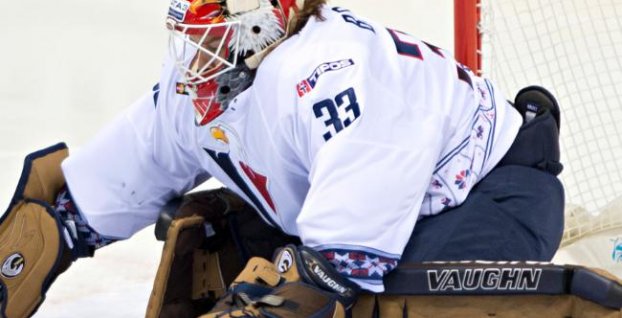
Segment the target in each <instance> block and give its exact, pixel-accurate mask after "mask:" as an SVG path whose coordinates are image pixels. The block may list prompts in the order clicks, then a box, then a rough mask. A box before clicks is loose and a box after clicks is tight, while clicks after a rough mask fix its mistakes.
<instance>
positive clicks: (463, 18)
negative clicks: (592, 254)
mask: <svg viewBox="0 0 622 318" xmlns="http://www.w3.org/2000/svg"><path fill="white" fill-rule="evenodd" d="M454 14H455V51H454V54H455V56H456V58H457V59H458V61H460V62H461V63H463V64H465V65H467V66H468V67H470V68H471V69H472V70H474V71H476V72H478V73H479V74H482V75H483V76H485V77H487V78H489V79H491V80H492V81H493V82H494V83H496V84H497V86H498V87H500V89H501V91H503V92H504V93H505V94H506V96H507V97H508V98H512V97H513V95H514V94H515V93H516V92H517V91H518V90H519V89H520V88H522V87H525V86H528V85H540V86H543V87H546V88H547V89H549V90H551V91H552V92H553V93H554V95H555V96H556V97H557V98H558V100H559V103H560V106H561V109H562V113H561V117H562V120H561V124H562V126H561V147H562V163H563V164H564V171H563V172H562V174H561V175H560V178H561V180H562V181H563V183H564V186H565V191H566V202H567V208H566V219H567V220H566V233H565V237H564V240H565V241H564V242H565V244H568V243H570V242H572V241H575V240H577V239H579V238H581V237H583V236H585V235H588V234H592V233H596V232H603V231H606V230H611V229H618V230H619V231H618V233H619V235H620V236H619V237H620V238H622V0H589V1H588V0H520V1H517V0H454ZM534 186H537V185H534ZM596 214H598V217H595V216H594V215H596ZM621 240H622V239H621Z"/></svg>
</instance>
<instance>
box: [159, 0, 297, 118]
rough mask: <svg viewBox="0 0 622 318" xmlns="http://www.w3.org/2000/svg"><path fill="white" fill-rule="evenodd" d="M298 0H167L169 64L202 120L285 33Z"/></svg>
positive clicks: (248, 77) (237, 89)
mask: <svg viewBox="0 0 622 318" xmlns="http://www.w3.org/2000/svg"><path fill="white" fill-rule="evenodd" d="M303 4H304V0H188V1H186V0H172V1H171V4H170V7H169V12H168V17H167V19H166V26H167V28H168V30H169V31H170V35H171V36H170V40H169V48H170V51H171V56H173V57H174V60H175V66H176V67H177V69H178V71H179V72H180V74H181V75H182V77H183V80H184V82H185V85H186V87H187V88H188V89H187V90H188V93H189V94H190V95H191V97H192V101H193V104H194V107H195V111H196V122H197V124H199V125H205V124H207V123H209V122H210V121H212V120H213V119H214V118H216V117H218V115H220V114H221V113H222V112H223V111H224V110H225V109H227V106H228V103H229V101H230V100H231V99H232V98H233V97H235V96H236V95H237V94H239V93H241V92H242V91H243V90H245V89H246V88H248V86H250V84H251V83H252V81H253V78H254V70H255V69H256V68H257V66H258V65H259V63H260V62H261V60H262V58H263V56H264V55H265V54H266V52H267V51H268V50H269V49H270V48H271V47H272V46H274V45H277V44H278V43H280V41H282V40H283V39H284V38H285V37H286V36H287V30H288V27H289V25H291V24H292V22H293V21H294V20H295V17H296V15H297V12H298V11H299V8H302V6H303Z"/></svg>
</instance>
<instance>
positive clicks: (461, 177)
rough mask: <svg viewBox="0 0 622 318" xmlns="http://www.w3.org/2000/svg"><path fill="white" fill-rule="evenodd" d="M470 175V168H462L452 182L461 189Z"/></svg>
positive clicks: (464, 186)
mask: <svg viewBox="0 0 622 318" xmlns="http://www.w3.org/2000/svg"><path fill="white" fill-rule="evenodd" d="M470 175H471V170H469V169H466V170H462V171H460V173H458V174H457V175H456V180H455V181H454V184H455V185H457V186H458V189H460V190H462V189H464V188H466V186H467V179H468V178H469V176H470Z"/></svg>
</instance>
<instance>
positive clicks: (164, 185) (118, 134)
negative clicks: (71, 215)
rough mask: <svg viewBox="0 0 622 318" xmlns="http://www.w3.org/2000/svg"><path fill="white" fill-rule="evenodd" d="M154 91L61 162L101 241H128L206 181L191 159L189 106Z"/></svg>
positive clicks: (191, 121) (198, 164)
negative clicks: (170, 203) (173, 201)
mask: <svg viewBox="0 0 622 318" xmlns="http://www.w3.org/2000/svg"><path fill="white" fill-rule="evenodd" d="M158 86H159V85H156V87H154V90H153V92H149V93H148V94H145V95H144V96H143V97H142V98H140V99H139V100H138V101H136V102H135V103H134V104H133V105H132V106H131V107H129V109H127V110H126V111H125V112H123V113H122V114H120V115H119V116H118V117H117V118H116V119H115V120H114V121H113V122H112V123H111V124H109V125H108V126H107V127H106V128H105V129H103V131H101V132H100V133H99V134H98V135H97V136H96V137H95V138H94V139H93V140H91V141H90V142H89V143H87V144H86V145H85V146H84V147H82V148H80V149H78V150H77V151H75V152H74V153H72V154H71V156H70V157H69V158H68V159H67V160H66V161H65V162H63V165H62V168H63V172H64V174H65V177H66V179H67V184H68V187H69V189H70V191H71V193H72V195H73V198H74V200H75V202H76V205H77V206H78V208H79V210H80V211H81V213H82V214H83V215H84V217H85V218H86V220H87V221H88V224H89V225H90V226H91V227H92V228H93V229H95V230H96V231H97V232H98V233H99V234H102V235H104V236H107V237H115V238H120V239H124V238H128V237H130V236H131V235H133V234H134V233H136V232H137V231H139V230H140V229H142V228H144V227H146V226H148V225H150V224H153V223H154V222H155V221H156V220H157V217H158V215H159V211H160V210H161V208H162V207H163V206H164V205H165V204H166V203H167V202H168V201H169V200H170V199H172V198H174V197H177V196H180V195H182V194H183V193H185V192H187V191H188V190H190V189H192V188H193V187H194V186H195V185H197V184H198V183H200V182H202V181H205V180H206V179H208V178H209V175H208V174H207V173H206V172H205V171H204V170H203V169H202V168H201V165H200V163H199V160H198V159H197V156H196V154H195V153H194V151H195V149H196V148H197V147H196V145H194V143H195V140H194V137H193V133H192V130H191V129H192V127H194V125H193V120H194V118H193V111H192V105H191V104H187V105H178V104H175V103H173V101H175V100H172V101H166V100H165V98H166V97H163V96H162V95H164V92H160V90H159V87H158ZM173 96H174V95H173ZM182 106H183V107H182ZM186 106H187V107H186Z"/></svg>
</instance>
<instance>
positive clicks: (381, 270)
mask: <svg viewBox="0 0 622 318" xmlns="http://www.w3.org/2000/svg"><path fill="white" fill-rule="evenodd" d="M322 254H323V255H324V257H326V259H328V261H329V262H330V263H331V264H332V265H333V266H334V267H335V269H337V271H338V272H339V273H340V274H342V275H344V276H346V277H350V278H359V279H372V280H381V279H382V277H384V275H386V274H387V273H388V272H390V271H392V270H393V269H394V268H395V267H396V266H397V261H398V259H393V258H388V257H382V256H379V255H376V254H373V253H369V252H363V251H352V250H324V251H322Z"/></svg>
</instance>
